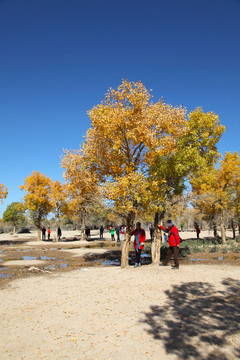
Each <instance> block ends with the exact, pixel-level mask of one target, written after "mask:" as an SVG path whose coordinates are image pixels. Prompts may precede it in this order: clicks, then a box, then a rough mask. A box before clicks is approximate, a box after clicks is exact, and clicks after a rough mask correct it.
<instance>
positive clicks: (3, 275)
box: [0, 274, 12, 278]
mask: <svg viewBox="0 0 240 360" xmlns="http://www.w3.org/2000/svg"><path fill="white" fill-rule="evenodd" d="M10 276H12V275H10V274H0V278H1V277H10Z"/></svg>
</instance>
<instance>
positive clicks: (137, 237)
mask: <svg viewBox="0 0 240 360" xmlns="http://www.w3.org/2000/svg"><path fill="white" fill-rule="evenodd" d="M132 235H134V249H135V265H134V267H135V268H136V267H138V266H141V262H140V257H141V252H142V249H143V247H144V242H145V240H146V235H145V230H144V229H141V223H140V222H137V223H136V228H135V229H134V230H133V231H132V233H131V236H132Z"/></svg>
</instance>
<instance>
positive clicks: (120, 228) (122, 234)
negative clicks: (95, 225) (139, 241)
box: [100, 225, 126, 242]
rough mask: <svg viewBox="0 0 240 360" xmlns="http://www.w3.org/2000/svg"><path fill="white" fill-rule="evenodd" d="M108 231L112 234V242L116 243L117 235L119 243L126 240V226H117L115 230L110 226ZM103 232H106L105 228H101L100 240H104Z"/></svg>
mask: <svg viewBox="0 0 240 360" xmlns="http://www.w3.org/2000/svg"><path fill="white" fill-rule="evenodd" d="M108 231H109V232H110V234H111V239H112V241H115V234H116V236H117V242H120V241H123V240H124V239H125V233H126V227H125V226H124V225H122V226H116V227H115V228H114V227H113V226H109V227H108ZM103 232H104V227H103V226H101V227H100V239H103Z"/></svg>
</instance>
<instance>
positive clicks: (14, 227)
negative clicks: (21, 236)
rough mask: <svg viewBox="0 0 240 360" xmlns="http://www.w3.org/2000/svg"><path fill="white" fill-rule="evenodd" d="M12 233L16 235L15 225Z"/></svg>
mask: <svg viewBox="0 0 240 360" xmlns="http://www.w3.org/2000/svg"><path fill="white" fill-rule="evenodd" d="M13 233H14V234H15V233H16V225H13Z"/></svg>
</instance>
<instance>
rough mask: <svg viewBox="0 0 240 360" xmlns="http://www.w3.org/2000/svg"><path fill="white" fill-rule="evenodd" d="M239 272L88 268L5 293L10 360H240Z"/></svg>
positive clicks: (5, 347) (5, 354)
mask: <svg viewBox="0 0 240 360" xmlns="http://www.w3.org/2000/svg"><path fill="white" fill-rule="evenodd" d="M239 279H240V268H239V267H236V266H235V267H232V266H227V265H226V266H219V265H216V266H212V265H207V266H206V265H194V266H193V265H184V266H181V268H180V269H179V270H172V269H171V267H159V266H156V265H148V266H142V267H141V268H137V269H134V268H132V267H131V268H127V269H124V270H122V269H121V268H119V267H110V268H83V269H81V270H76V271H72V272H68V273H60V274H50V275H49V276H48V277H46V275H45V276H39V277H37V278H35V277H32V278H28V279H21V280H16V281H13V282H11V284H10V285H9V286H8V287H7V288H5V289H3V290H1V293H0V301H1V307H0V313H1V315H0V316H1V337H0V348H1V355H0V358H1V359H2V360H5V359H17V360H20V359H27V360H38V359H45V360H47V359H71V360H75V359H76V360H90V359H104V360H106V359H119V360H120V359H121V360H122V359H127V360H131V359H133V360H135V359H136V360H137V359H162V360H164V359H169V360H175V359H202V360H203V359H204V360H206V359H218V360H220V359H229V360H230V359H239V358H240V351H239V349H240V281H239Z"/></svg>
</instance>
